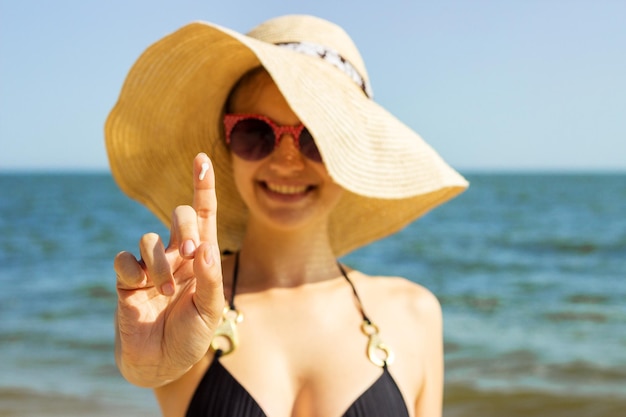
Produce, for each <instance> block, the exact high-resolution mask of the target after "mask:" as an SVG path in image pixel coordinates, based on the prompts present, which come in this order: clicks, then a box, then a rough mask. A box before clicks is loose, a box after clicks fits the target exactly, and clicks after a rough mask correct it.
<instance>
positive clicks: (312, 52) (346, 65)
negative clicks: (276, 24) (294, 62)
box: [275, 42, 374, 98]
mask: <svg viewBox="0 0 626 417" xmlns="http://www.w3.org/2000/svg"><path fill="white" fill-rule="evenodd" d="M275 45H276V46H281V47H284V48H288V49H291V50H293V51H296V52H300V53H302V54H305V55H309V56H315V57H319V58H322V59H323V60H324V61H326V62H328V63H330V64H332V65H334V66H335V67H337V68H339V69H340V70H341V71H343V72H344V73H345V74H346V75H347V76H348V77H350V78H351V79H352V80H353V81H354V82H355V83H356V85H358V86H359V87H360V88H361V90H363V92H364V93H365V95H366V96H367V97H368V98H373V97H374V94H373V92H372V86H371V85H370V83H369V82H368V81H367V80H366V79H365V78H364V77H363V76H362V75H361V74H359V72H358V71H357V69H356V68H354V65H352V64H351V63H350V62H349V61H348V60H347V59H345V58H344V57H342V56H341V55H340V54H339V52H337V51H335V50H333V49H330V48H327V47H325V46H323V45H318V44H316V43H311V42H280V43H276V44H275Z"/></svg>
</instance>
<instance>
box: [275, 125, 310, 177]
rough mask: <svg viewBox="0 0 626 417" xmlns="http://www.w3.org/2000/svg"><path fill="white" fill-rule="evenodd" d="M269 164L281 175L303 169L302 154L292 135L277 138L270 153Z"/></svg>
mask: <svg viewBox="0 0 626 417" xmlns="http://www.w3.org/2000/svg"><path fill="white" fill-rule="evenodd" d="M270 166H271V168H272V169H273V170H275V171H276V172H278V173H279V174H282V175H288V174H290V173H292V172H294V171H300V170H302V169H304V156H303V155H302V154H301V153H300V149H299V148H298V145H297V144H296V139H295V138H294V137H293V136H291V135H283V136H282V137H280V138H279V140H278V144H277V145H276V147H275V148H274V152H272V155H271V160H270Z"/></svg>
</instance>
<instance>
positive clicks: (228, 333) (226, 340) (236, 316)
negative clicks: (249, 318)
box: [210, 252, 243, 356]
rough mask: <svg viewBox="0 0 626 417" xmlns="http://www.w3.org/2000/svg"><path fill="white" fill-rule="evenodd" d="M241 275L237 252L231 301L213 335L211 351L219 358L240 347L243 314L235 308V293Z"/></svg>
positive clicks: (237, 253) (236, 253)
mask: <svg viewBox="0 0 626 417" xmlns="http://www.w3.org/2000/svg"><path fill="white" fill-rule="evenodd" d="M238 275H239V252H235V266H234V268H233V285H232V288H231V294H230V300H229V302H228V305H226V306H224V311H222V320H221V321H220V324H219V325H218V326H217V329H215V332H214V333H213V338H212V339H211V345H210V346H211V349H212V350H213V351H214V352H216V354H218V355H219V356H226V355H228V354H229V353H232V352H233V351H234V350H235V349H237V347H238V346H239V332H238V330H237V324H239V323H241V322H242V321H243V314H241V312H240V311H239V310H237V307H235V292H236V289H237V276H238ZM224 345H226V346H224Z"/></svg>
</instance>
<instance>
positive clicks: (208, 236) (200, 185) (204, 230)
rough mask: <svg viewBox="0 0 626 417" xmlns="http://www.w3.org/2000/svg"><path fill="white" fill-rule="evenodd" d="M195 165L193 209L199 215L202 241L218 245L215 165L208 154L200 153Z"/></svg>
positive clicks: (199, 232)
mask: <svg viewBox="0 0 626 417" xmlns="http://www.w3.org/2000/svg"><path fill="white" fill-rule="evenodd" d="M193 165H194V168H193V174H194V175H193V182H194V192H193V208H194V210H195V211H196V214H197V215H198V234H199V237H200V241H201V242H209V243H212V244H215V245H217V197H216V195H215V172H214V171H213V164H212V163H211V160H210V159H209V157H208V156H207V155H206V154H204V153H200V154H198V155H197V156H196V157H195V159H194V161H193Z"/></svg>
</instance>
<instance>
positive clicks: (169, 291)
mask: <svg viewBox="0 0 626 417" xmlns="http://www.w3.org/2000/svg"><path fill="white" fill-rule="evenodd" d="M161 292H162V293H163V295H167V296H168V297H169V296H171V295H174V284H172V283H171V282H166V283H165V284H163V285H161Z"/></svg>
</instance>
